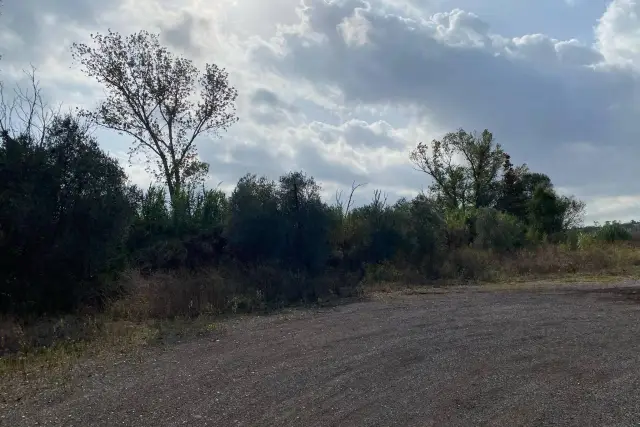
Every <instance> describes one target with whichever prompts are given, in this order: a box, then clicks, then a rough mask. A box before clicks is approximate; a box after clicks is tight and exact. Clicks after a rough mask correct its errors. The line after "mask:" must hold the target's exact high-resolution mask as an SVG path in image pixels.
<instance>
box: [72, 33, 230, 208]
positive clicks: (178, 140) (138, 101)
mask: <svg viewBox="0 0 640 427" xmlns="http://www.w3.org/2000/svg"><path fill="white" fill-rule="evenodd" d="M91 38H92V40H93V42H94V44H95V46H94V47H91V46H88V45H86V44H83V43H74V44H73V46H72V53H73V57H74V59H75V60H76V61H77V62H78V63H79V64H80V65H81V66H82V68H83V69H84V72H85V73H86V74H87V75H88V76H90V77H93V78H95V79H96V80H97V81H98V82H100V83H101V84H102V85H103V86H104V89H105V92H106V99H105V100H103V101H102V102H101V103H100V104H99V106H98V107H97V109H95V110H94V111H83V112H82V113H83V114H84V115H85V116H86V117H88V118H90V119H91V120H92V121H93V122H95V123H97V124H98V125H100V126H104V127H106V128H109V129H113V130H116V131H118V132H119V133H120V134H126V135H129V136H131V137H133V139H134V141H133V145H132V147H131V150H130V153H129V154H130V159H131V156H134V155H136V154H143V155H144V156H145V160H146V162H147V166H148V171H149V172H151V173H153V174H154V176H155V177H156V179H158V180H160V181H163V182H164V183H165V184H166V185H167V187H168V190H169V195H170V197H171V200H172V201H175V198H176V195H177V194H178V193H179V192H180V190H181V189H182V188H183V187H184V186H185V185H186V184H188V183H195V182H199V181H200V182H201V181H202V179H203V178H204V177H205V176H206V174H207V173H208V170H209V165H208V164H206V163H204V162H202V161H200V159H199V156H198V151H197V148H196V144H195V141H196V139H197V138H198V137H199V136H200V135H204V134H208V135H211V136H219V132H220V131H223V130H226V129H228V128H229V126H231V125H232V124H233V123H235V122H236V121H237V117H236V115H235V104H234V103H235V100H236V97H237V91H236V89H235V88H234V87H232V86H231V85H230V84H229V81H228V73H227V72H226V71H225V70H224V69H222V68H219V67H218V66H216V65H214V64H206V65H205V69H204V72H202V73H201V72H200V71H199V70H198V69H197V68H196V67H195V66H194V65H193V62H192V61H191V60H189V59H185V58H183V57H178V56H175V55H173V54H172V53H171V52H169V51H168V50H167V48H165V47H164V46H162V45H161V44H160V42H159V38H158V35H157V34H151V33H149V32H147V31H140V32H138V33H135V34H132V35H130V36H128V37H126V38H124V37H122V36H121V35H120V34H118V33H115V32H112V31H111V30H109V32H108V33H107V34H106V35H101V34H92V35H91Z"/></svg>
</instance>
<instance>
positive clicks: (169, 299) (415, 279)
mask: <svg viewBox="0 0 640 427" xmlns="http://www.w3.org/2000/svg"><path fill="white" fill-rule="evenodd" d="M243 274H244V275H245V276H244V277H242V278H241V277H240V275H238V274H235V275H234V274H231V273H229V272H221V271H218V270H209V271H206V272H200V273H199V274H188V273H174V274H157V275H154V276H152V277H149V278H144V277H141V276H140V275H138V274H130V275H128V276H127V277H126V278H125V279H124V283H125V285H126V288H127V289H128V290H129V294H128V296H127V297H125V298H122V299H120V300H117V301H114V302H112V303H111V304H109V305H108V307H107V308H106V310H104V311H103V312H101V313H91V312H88V311H85V312H84V313H78V314H76V315H68V316H64V317H58V318H47V319H30V320H24V319H22V320H17V319H11V318H3V319H0V378H1V379H2V381H0V384H3V385H2V386H0V395H2V394H6V393H14V394H15V390H14V391H10V390H9V388H8V387H12V385H11V384H13V385H15V381H9V380H10V379H14V380H20V381H22V383H23V384H24V383H29V382H30V383H34V382H38V381H40V380H43V378H49V379H51V378H54V379H55V380H56V381H59V380H60V378H64V377H65V375H67V374H68V373H69V372H70V371H71V370H72V368H73V366H75V365H77V364H78V362H79V361H81V360H87V359H110V358H111V359H113V357H114V356H118V355H121V354H125V353H128V354H131V353H135V351H136V350H137V349H144V348H146V347H149V346H154V345H158V344H162V343H168V342H175V341H181V340H184V339H187V338H189V337H194V336H199V335H202V334H210V333H218V332H219V331H220V327H221V326H220V325H221V323H220V321H221V316H222V315H225V314H227V313H229V314H235V313H240V312H244V313H247V312H265V311H267V309H270V308H274V306H268V305H267V304H266V301H265V298H264V294H263V292H262V291H257V290H256V289H269V286H273V283H275V282H276V281H279V280H282V281H283V282H286V283H288V285H287V286H295V285H296V282H295V281H296V280H297V276H292V275H290V274H286V273H278V272H277V271H275V270H273V269H269V268H264V269H261V270H256V271H252V272H249V273H248V274H247V272H244V273H243ZM440 276H441V277H442V279H440V280H437V281H433V280H429V281H427V280H426V279H425V278H424V277H423V276H422V275H421V274H420V273H419V272H418V271H417V270H415V269H413V270H412V269H408V268H397V267H394V266H393V265H391V264H386V265H383V266H377V267H373V268H370V269H369V271H368V272H367V275H366V276H365V278H364V280H363V281H362V282H361V283H360V285H359V286H358V288H357V289H356V291H355V292H354V286H353V285H349V284H348V283H347V282H353V278H351V277H347V276H346V275H338V274H328V275H327V276H326V277H322V278H320V279H314V281H313V282H312V283H310V284H309V283H307V284H306V285H305V286H311V287H317V288H322V289H325V290H327V289H329V290H331V291H333V292H334V293H335V294H338V295H339V296H354V295H362V294H373V293H378V292H383V293H384V292H393V291H398V290H405V291H406V290H408V289H412V291H416V289H418V288H421V287H422V289H432V288H434V287H439V286H450V285H460V284H469V283H485V284H486V283H492V284H493V285H491V286H504V285H509V286H511V285H513V284H518V283H520V284H522V283H525V282H528V283H530V282H532V281H544V282H545V283H549V282H551V281H555V282H563V283H567V282H581V283H586V282H599V283H602V282H605V281H610V280H618V281H619V280H622V279H628V278H638V277H640V248H638V247H637V245H634V243H633V242H632V243H629V244H609V245H591V246H589V247H585V248H582V249H580V250H571V249H570V248H568V247H565V246H559V245H547V246H542V247H539V248H536V249H532V250H527V251H521V252H518V253H516V254H512V255H497V254H493V253H490V252H487V251H480V250H474V249H467V248H465V249H462V250H458V251H455V252H453V253H451V254H450V256H449V257H448V259H447V261H446V262H445V263H444V265H442V267H441V271H440ZM241 279H242V280H241ZM424 285H428V286H427V287H426V288H425V287H424ZM247 289H252V291H246V290H247ZM319 302H320V301H319ZM275 308H277V307H275ZM45 373H46V375H45Z"/></svg>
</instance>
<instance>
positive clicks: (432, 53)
mask: <svg viewBox="0 0 640 427" xmlns="http://www.w3.org/2000/svg"><path fill="white" fill-rule="evenodd" d="M41 3H42V4H41ZM572 3H573V4H572V7H571V8H568V7H567V5H566V4H565V3H564V2H560V1H556V0H553V1H551V0H544V1H542V0H541V2H540V3H539V5H538V2H535V5H534V3H527V5H524V3H521V2H506V1H502V0H501V1H496V0H474V1H470V0H446V1H445V0H437V1H436V0H434V1H430V2H426V3H425V2H418V1H412V0H371V1H368V2H365V1H357V0H333V1H325V0H305V1H304V2H301V1H299V0H273V1H269V2H265V1H260V0H242V1H236V0H220V1H218V2H208V3H206V2H205V3H203V2H199V1H196V0H184V1H182V2H179V3H178V2H175V1H173V0H116V1H113V2H104V1H97V0H82V1H80V0H51V1H48V2H45V3H43V2H39V1H36V0H23V1H15V2H5V4H4V11H3V12H4V14H3V15H2V16H1V17H0V20H3V21H4V24H6V25H5V26H4V27H0V43H1V46H2V54H3V56H4V58H3V60H2V72H3V79H4V80H5V81H6V82H7V83H10V82H11V81H20V78H21V77H20V70H21V69H22V68H24V67H25V66H28V64H29V63H34V64H35V65H36V66H38V68H39V69H40V71H41V74H40V76H41V78H42V83H43V88H44V89H45V93H46V94H47V95H48V96H49V97H50V98H51V100H52V101H64V102H65V103H68V104H70V105H72V106H75V105H78V106H91V105H93V103H95V100H96V99H97V98H100V97H101V96H103V95H102V91H101V89H100V86H99V85H98V84H97V83H95V82H92V81H90V80H87V79H86V78H84V77H83V76H82V74H81V73H80V72H79V70H78V69H77V67H76V66H74V65H73V64H72V63H71V59H70V55H69V54H68V48H69V46H70V44H71V43H72V42H73V41H86V40H87V37H88V34H89V33H90V32H93V31H101V32H104V31H106V29H107V28H112V29H114V30H116V31H120V32H123V33H130V32H132V31H137V30H139V29H147V30H150V31H156V32H159V33H161V36H162V39H163V41H164V42H165V43H167V45H168V46H169V47H170V48H171V49H172V50H174V51H176V53H179V54H184V55H186V56H188V57H190V58H193V59H194V61H195V63H196V64H197V65H198V66H202V65H203V64H204V63H205V62H215V63H216V64H218V65H221V66H223V67H225V68H226V69H227V70H228V71H229V73H230V78H231V81H232V84H234V85H235V86H236V87H237V88H238V90H239V93H240V96H239V98H238V115H239V117H240V122H239V123H238V124H237V125H235V126H234V127H233V128H232V129H231V130H230V131H229V132H228V133H227V134H225V135H224V136H223V138H222V139H221V140H207V139H203V140H201V141H199V144H200V147H201V149H200V155H201V157H202V158H203V159H204V160H206V161H208V162H210V163H211V173H212V177H211V181H212V182H216V183H217V182H218V181H224V182H225V183H229V182H234V181H236V180H237V179H238V178H239V177H240V176H242V175H244V174H245V173H247V172H255V173H258V174H268V175H269V176H271V177H272V178H277V175H278V174H281V173H284V172H287V171H289V170H292V169H304V170H306V171H307V172H308V173H309V174H311V175H314V176H315V177H316V178H317V179H318V180H320V181H322V182H323V183H324V184H325V185H326V187H327V188H330V189H332V191H333V190H335V188H338V187H340V186H343V187H344V186H346V187H348V186H350V184H351V182H352V181H354V180H355V181H357V182H368V183H369V185H368V186H367V190H366V191H364V192H363V193H362V194H363V196H362V197H364V198H368V197H365V195H366V194H368V193H367V191H368V192H370V191H372V189H373V188H376V187H380V188H383V189H384V190H385V191H387V192H388V193H389V195H390V199H392V198H393V197H397V196H400V195H404V194H413V193H415V192H416V191H419V190H420V189H422V188H426V187H427V186H428V180H427V179H426V177H425V176H424V175H423V174H420V173H418V172H416V171H415V170H413V169H412V167H411V166H410V165H409V163H408V153H409V150H410V149H411V147H413V146H414V145H415V144H416V143H417V142H419V141H429V140H431V139H432V138H437V137H440V136H442V135H443V133H444V132H447V131H452V130H455V129H456V128H458V127H463V128H465V129H467V130H474V129H475V130H482V129H484V128H488V129H489V130H491V131H492V132H493V133H494V135H495V136H496V138H497V140H498V141H499V142H500V143H501V144H502V145H503V146H504V147H505V148H506V149H507V150H508V151H509V153H510V154H511V155H512V159H513V160H514V161H516V162H519V163H522V162H526V163H528V164H529V165H530V167H531V168H532V169H534V170H539V171H542V172H545V173H548V174H549V175H550V176H551V177H552V179H553V181H554V182H555V183H556V184H557V185H558V186H559V187H560V188H562V189H563V190H566V191H569V192H573V193H575V194H577V195H578V196H579V197H582V198H584V199H585V200H587V201H588V203H590V205H589V215H590V219H601V218H600V217H602V216H610V217H612V218H615V216H616V215H621V216H625V215H629V214H630V212H631V210H630V209H631V208H630V207H629V206H635V205H633V204H632V203H631V204H630V202H629V200H635V199H634V197H637V195H638V194H640V180H638V179H637V176H636V175H637V174H636V173H635V170H637V168H636V159H638V158H640V146H638V144H637V141H638V140H639V137H640V130H639V129H638V127H637V125H636V122H637V117H639V113H640V111H639V106H640V103H639V102H638V101H640V96H639V95H640V91H639V89H640V84H639V80H638V77H639V75H640V73H639V71H640V70H639V69H638V68H639V67H640V30H638V28H640V25H639V24H640V22H639V21H638V15H639V14H640V6H639V3H638V1H635V0H613V1H611V2H609V3H608V4H607V7H606V10H604V9H603V10H602V11H600V12H598V13H599V14H601V17H600V19H599V20H598V21H595V20H593V21H580V22H578V21H576V22H568V21H567V22H562V26H560V25H557V24H556V27H553V25H552V24H549V22H556V21H554V20H549V19H548V18H549V16H550V15H554V16H555V14H558V16H569V17H571V16H576V17H582V16H584V15H581V14H580V13H582V12H580V11H583V10H586V9H585V8H587V6H588V5H587V2H572ZM591 6H592V5H591ZM591 6H589V13H592V12H593V11H594V10H595V9H594V8H593V7H591ZM567 10H570V11H571V12H564V11H567ZM474 12H475V13H474ZM579 12H580V13H579ZM563 13H572V14H574V15H562V14H563ZM594 16H595V15H594ZM523 17H527V18H530V19H528V20H527V22H526V23H525V22H524V21H523V22H516V21H515V20H516V19H520V20H522V19H524V18H523ZM576 19H578V18H576ZM581 19H582V18H581ZM507 24H510V25H511V26H509V25H507ZM524 24H526V25H527V28H531V29H533V31H527V32H518V31H515V30H514V29H515V28H520V26H521V25H524ZM565 24H566V25H565ZM593 26H595V27H594V29H593V31H592V33H590V34H587V37H585V33H584V32H581V31H578V30H577V28H591V27H593ZM573 28H576V34H571V31H572V30H571V29H573ZM558 34H561V35H563V36H562V37H561V36H558ZM567 34H568V36H567ZM100 138H101V141H102V144H103V146H104V147H105V148H107V149H109V150H111V151H113V152H118V153H119V152H121V151H122V149H123V148H126V145H127V140H126V139H124V138H122V137H117V136H113V134H112V133H110V132H101V133H100ZM130 170H131V171H132V174H133V175H134V177H135V179H137V180H139V181H140V182H145V183H146V181H145V179H144V178H143V172H142V170H141V169H140V168H139V167H137V166H136V165H134V166H131V167H130ZM363 200H364V199H363ZM611 200H618V201H620V202H619V203H617V202H616V203H611V204H610V206H612V208H611V209H610V210H607V209H604V208H602V207H603V206H608V205H607V204H608V203H609V201H611ZM627 202H629V203H627ZM625 203H626V204H625ZM623 205H624V206H623Z"/></svg>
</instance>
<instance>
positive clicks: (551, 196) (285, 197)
mask: <svg viewBox="0 0 640 427" xmlns="http://www.w3.org/2000/svg"><path fill="white" fill-rule="evenodd" d="M455 135H456V137H457V138H462V137H464V138H466V140H467V142H466V143H467V144H468V145H466V146H465V148H466V149H469V151H470V152H473V153H480V154H479V155H484V154H482V153H489V154H490V155H495V156H496V158H498V154H500V156H502V160H503V164H502V165H501V170H497V171H495V173H494V172H492V176H491V177H490V179H486V180H484V181H483V182H482V183H480V184H479V183H478V182H477V181H476V178H475V177H476V176H478V175H481V174H482V172H478V171H477V170H476V172H475V173H476V175H475V176H474V172H473V171H472V167H471V164H475V163H474V162H476V160H478V162H479V159H475V158H473V157H470V161H469V164H468V165H458V166H455V169H449V170H441V171H438V172H436V173H437V174H440V175H439V176H440V181H439V182H438V183H437V184H434V187H433V188H432V189H431V194H430V195H428V196H427V195H419V196H417V197H415V198H414V199H412V200H407V199H401V200H398V201H396V202H395V203H393V204H390V203H387V201H386V200H385V198H384V196H383V195H382V194H381V193H380V192H375V194H374V197H373V200H372V201H371V202H370V203H369V204H367V205H365V206H358V207H352V206H350V204H349V203H344V204H341V203H337V204H334V205H329V204H327V203H326V202H324V201H323V200H322V199H321V197H320V186H319V185H318V184H317V183H316V182H315V181H314V179H313V178H312V177H309V176H307V175H305V174H304V173H302V172H291V173H289V174H287V175H284V176H282V177H280V178H279V180H278V181H272V180H269V179H268V178H265V177H256V176H255V175H246V176H245V177H243V178H242V179H240V181H239V182H238V184H237V185H236V188H235V190H234V191H233V192H232V194H230V195H229V196H227V195H226V194H224V193H223V192H222V191H220V190H216V189H206V188H202V187H196V186H195V185H193V186H191V187H188V188H182V189H181V190H180V192H179V193H177V194H175V195H174V196H175V197H174V198H173V201H171V200H170V198H169V197H168V195H167V194H166V192H165V190H164V188H163V187H162V186H154V187H151V188H149V189H146V190H145V191H142V190H141V189H139V188H135V187H133V186H131V185H129V184H128V182H127V178H126V176H125V173H124V171H123V169H122V167H121V166H120V165H119V164H118V163H117V162H116V161H115V160H113V159H111V158H110V157H109V156H107V155H106V154H105V153H104V152H103V151H102V150H101V149H100V148H99V146H98V143H97V141H96V140H95V139H94V138H93V137H92V136H91V135H90V133H89V132H88V131H87V129H86V128H85V127H83V126H82V125H81V124H80V122H79V121H78V119H76V118H73V117H71V116H67V117H61V118H57V119H55V120H54V121H53V123H52V125H51V126H50V127H49V130H48V131H47V134H46V137H45V138H43V139H42V141H34V140H33V138H30V137H29V135H19V136H17V137H12V136H11V135H9V134H8V133H6V132H5V134H4V135H3V138H2V146H1V147H0V186H1V188H0V200H1V203H0V227H1V229H0V263H1V266H0V268H1V269H0V274H2V277H1V279H0V280H1V286H2V288H1V292H0V304H1V307H2V310H3V311H54V310H70V309H73V308H74V307H76V306H77V304H80V303H87V302H90V303H100V302H101V301H103V300H104V298H106V297H113V296H117V294H118V292H119V289H118V287H117V286H116V285H114V284H117V275H118V273H120V272H122V271H124V270H125V269H127V268H137V269H140V270H141V271H143V272H144V273H145V274H152V273H153V272H155V271H166V270H176V269H201V268H204V267H211V266H218V265H220V264H221V263H224V264H233V265H236V266H241V267H247V268H249V267H251V266H257V265H269V266H272V267H274V268H276V269H278V270H279V271H280V270H282V271H289V272H293V273H295V274H298V276H296V277H299V278H300V280H299V281H298V283H297V284H296V283H293V284H292V283H291V282H290V281H289V282H287V283H286V286H285V284H284V282H283V286H282V287H279V286H278V285H277V283H273V284H271V286H270V287H269V289H261V290H260V291H261V292H262V293H263V294H264V296H265V298H267V299H268V300H299V299H305V298H314V297H316V296H317V295H318V294H319V293H328V292H331V291H334V289H328V288H327V289H317V286H315V285H313V286H311V285H310V284H312V283H315V282H311V281H309V280H305V278H310V277H318V276H321V275H323V274H326V273H327V272H328V271H332V272H336V271H344V272H355V273H358V272H362V271H363V269H364V267H365V266H366V265H371V264H380V263H385V262H387V263H395V264H397V265H403V266H406V265H410V266H411V267H412V268H414V269H415V270H416V271H419V272H420V273H421V274H423V275H424V277H425V278H437V277H439V276H440V275H442V274H444V273H443V271H442V268H443V266H444V265H445V264H446V262H447V258H448V257H449V255H450V254H451V253H452V252H453V251H455V250H457V249H459V248H462V247H469V246H471V247H476V248H480V249H485V250H491V251H497V252H509V251H514V250H517V249H518V248H521V247H523V246H525V245H531V244H536V243H537V242H542V241H544V240H548V239H556V240H557V239H564V238H565V237H564V235H563V231H564V230H566V229H567V227H568V226H571V221H572V220H574V219H575V218H574V217H575V215H576V214H577V212H576V211H579V210H580V209H581V205H580V204H579V203H577V202H576V201H574V200H572V199H569V198H565V197H562V196H559V195H558V194H557V193H556V192H555V191H554V189H553V186H552V184H551V181H550V180H549V178H548V177H546V176H544V175H541V174H535V173H532V172H529V171H528V170H527V169H526V168H524V167H521V168H517V169H514V168H513V166H512V165H511V163H510V161H509V158H508V156H506V155H504V154H501V153H500V152H499V147H498V148H497V147H496V146H495V145H493V143H490V142H488V138H490V135H489V134H487V133H485V134H483V136H481V137H479V138H477V137H473V136H471V135H468V134H467V133H465V132H463V131H460V132H457V133H456V134H455ZM450 136H451V135H448V136H447V137H446V138H449V137H450ZM480 144H487V150H488V151H487V150H484V151H483V150H482V149H481V147H477V145H480ZM419 149H421V148H419ZM425 156H426V155H425ZM432 156H434V157H432V158H437V154H433V155H432ZM414 157H415V156H414ZM435 164H436V165H438V164H440V163H437V162H435ZM438 167H439V166H434V168H436V169H437V168H438ZM481 167H484V166H481ZM491 167H492V168H493V167H494V166H491ZM483 179H484V178H483ZM454 180H455V182H454ZM438 185H439V186H440V187H438ZM447 192H448V193H447ZM455 194H460V195H462V196H460V200H458V201H456V203H457V204H454V198H453V196H451V195H455ZM467 195H468V196H467ZM454 273H455V272H454ZM458 273H460V274H462V273H463V272H462V271H459V272H458ZM447 274H451V271H449V272H447ZM337 285H339V284H337Z"/></svg>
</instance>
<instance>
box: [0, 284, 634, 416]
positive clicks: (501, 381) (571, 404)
mask: <svg viewBox="0 0 640 427" xmlns="http://www.w3.org/2000/svg"><path fill="white" fill-rule="evenodd" d="M626 292H627V293H628V294H629V295H626V296H625V295H619V292H610V293H609V292H606V293H605V292H585V291H579V292H578V291H573V290H566V289H565V290H561V291H560V290H551V289H546V290H545V289H542V290H541V289H538V290H535V291H534V290H528V291H507V290H491V291H481V290H478V289H465V290H458V291H445V292H440V293H429V294H420V295H395V296H388V297H384V298H376V299H374V301H370V302H359V303H354V304H349V305H343V306H339V307H336V308H331V309H323V310H319V311H311V310H310V311H300V312H294V313H293V314H289V315H287V316H285V315H276V316H266V317H252V318H246V319H240V320H235V321H230V322H229V323H228V324H227V328H226V333H224V334H223V335H219V336H216V337H207V338H202V339H199V340H197V341H192V342H189V343H186V344H181V345H178V346H175V347H172V348H170V349H169V350H165V351H161V352H158V354H151V353H150V354H149V355H147V356H146V357H144V358H142V359H138V360H137V361H131V362H128V363H124V364H120V365H118V366H116V367H111V368H109V369H107V370H106V371H105V372H102V373H100V374H95V373H94V374H93V375H91V372H90V369H87V372H86V374H85V375H82V376H80V377H79V378H77V379H76V380H74V383H73V387H71V389H70V390H67V391H59V392H55V391H51V392H47V393H42V394H41V395H39V396H37V397H34V398H33V399H29V400H26V401H21V402H18V403H16V404H15V405H14V406H13V407H11V408H5V409H6V410H5V411H4V412H5V413H4V414H1V417H0V423H2V425H4V426H16V427H17V426H26V425H29V426H35V425H40V426H41V425H52V426H116V425H125V426H141V427H143V426H149V427H151V426H153V427H155V426H181V425H188V426H205V425H206V426H220V427H222V426H225V427H226V426H236V425H237V426H323V427H324V426H481V425H491V426H509V427H512V426H581V427H582V426H633V425H640V369H639V366H640V364H639V362H640V321H639V320H640V305H638V304H637V303H636V302H635V301H634V300H633V298H634V294H632V292H631V291H626Z"/></svg>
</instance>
